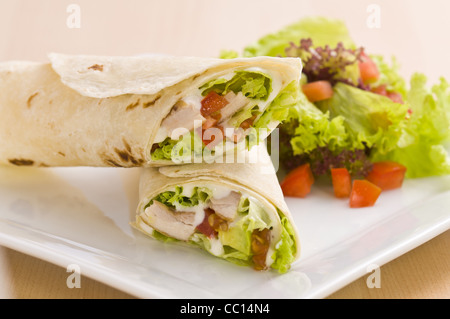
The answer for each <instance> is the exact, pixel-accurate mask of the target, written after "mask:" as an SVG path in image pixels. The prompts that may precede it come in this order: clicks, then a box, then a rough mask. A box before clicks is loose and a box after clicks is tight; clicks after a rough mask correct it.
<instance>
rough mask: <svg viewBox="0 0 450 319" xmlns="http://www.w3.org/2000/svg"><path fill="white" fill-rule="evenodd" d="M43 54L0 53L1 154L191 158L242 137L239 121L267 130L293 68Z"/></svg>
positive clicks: (85, 162)
mask: <svg viewBox="0 0 450 319" xmlns="http://www.w3.org/2000/svg"><path fill="white" fill-rule="evenodd" d="M49 57H50V63H34V62H21V61H18V62H17V61H12V62H5V63H0V88H1V90H0V114H1V116H0V163H6V164H12V165H20V166H116V167H136V166H162V165H170V164H180V163H187V162H190V161H191V162H193V156H194V155H196V156H197V155H198V153H200V156H201V155H202V152H203V151H204V150H207V151H208V155H209V156H210V157H211V156H212V157H214V156H215V157H218V156H220V154H222V152H223V151H226V150H228V149H230V148H233V147H235V145H236V143H238V142H239V141H245V139H247V144H249V145H250V144H251V143H248V137H246V136H249V134H250V133H247V135H246V133H245V132H248V130H247V129H248V128H267V129H268V130H267V134H269V133H270V132H271V130H272V129H273V128H275V127H276V126H277V125H278V123H279V122H280V121H282V120H283V119H284V118H285V117H286V116H287V112H288V107H289V105H292V104H294V103H295V101H293V100H294V99H295V91H296V90H295V86H297V85H298V81H299V78H300V74H301V62H300V59H296V58H295V59H294V58H293V59H286V58H266V57H258V58H240V59H230V60H222V59H212V58H195V57H172V56H136V57H97V56H68V55H61V54H51V55H50V56H49ZM242 131H244V133H242ZM205 132H207V134H204V133H205ZM267 134H266V135H267ZM219 135H220V136H221V137H217V136H219ZM262 137H264V136H262ZM258 141H259V140H258ZM253 144H255V143H253ZM256 144H257V143H256ZM216 148H217V149H216ZM201 160H202V157H200V161H201ZM196 162H198V159H197V160H196Z"/></svg>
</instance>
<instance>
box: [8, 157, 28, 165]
mask: <svg viewBox="0 0 450 319" xmlns="http://www.w3.org/2000/svg"><path fill="white" fill-rule="evenodd" d="M8 161H9V162H10V163H11V164H13V165H16V166H33V165H34V161H32V160H27V159H17V158H15V159H10V160H8Z"/></svg>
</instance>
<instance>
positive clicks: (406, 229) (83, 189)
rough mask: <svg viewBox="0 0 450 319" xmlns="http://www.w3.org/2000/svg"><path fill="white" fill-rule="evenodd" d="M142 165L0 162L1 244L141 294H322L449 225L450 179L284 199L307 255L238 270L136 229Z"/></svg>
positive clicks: (319, 189) (323, 191)
mask: <svg viewBox="0 0 450 319" xmlns="http://www.w3.org/2000/svg"><path fill="white" fill-rule="evenodd" d="M138 178H139V170H138V169H128V170H127V169H109V168H105V169H98V168H59V169H27V168H0V244H1V245H4V246H7V247H10V248H12V249H16V250H18V251H21V252H24V253H27V254H30V255H33V256H35V257H38V258H41V259H44V260H47V261H49V262H51V263H54V264H57V265H60V266H62V267H67V266H68V265H69V264H77V265H78V266H79V267H80V270H81V274H82V275H85V276H88V277H91V278H94V279H96V280H98V281H101V282H104V283H105V284H108V285H110V286H112V287H115V288H118V289H121V290H123V291H125V292H127V293H130V294H132V295H135V296H137V297H142V298H323V297H326V296H328V295H329V294H331V293H333V292H335V291H336V290H338V289H339V288H341V287H343V286H345V285H346V284H348V283H350V282H352V281H353V280H355V279H357V278H359V277H361V276H363V275H365V274H367V271H371V270H372V268H371V267H370V265H372V264H376V265H379V266H381V265H383V264H384V263H386V262H388V261H390V260H392V259H394V258H396V257H398V256H400V255H401V254H403V253H405V252H407V251H409V250H411V249H413V248H415V247H417V246H419V245H420V244H422V243H424V242H425V241H427V240H429V239H431V238H432V237H434V236H436V235H438V234H440V233H442V232H444V231H445V230H447V229H449V227H450V210H449V207H450V177H449V176H447V177H440V178H427V179H417V180H408V181H406V182H405V184H404V186H403V187H402V188H401V189H398V190H393V191H389V192H385V193H383V194H382V195H381V197H380V198H379V200H378V202H377V203H376V206H375V207H372V208H362V209H350V208H348V204H347V201H346V200H338V199H335V198H334V197H333V194H332V189H331V188H330V187H314V188H313V192H312V193H311V195H310V196H309V197H308V198H307V199H287V203H288V205H289V207H290V209H291V211H292V214H293V215H294V218H295V223H296V224H297V225H298V228H299V231H300V237H301V238H300V239H301V242H302V256H301V258H300V260H299V261H298V262H297V263H295V264H294V265H293V267H292V270H291V271H290V272H288V273H287V274H284V275H278V274H277V273H275V272H264V273H262V272H256V271H253V270H252V269H247V268H243V267H238V266H235V265H233V264H230V263H228V262H225V261H223V260H220V259H218V258H214V257H212V256H210V255H209V254H207V253H204V252H203V251H200V250H197V249H195V248H190V247H181V246H178V245H174V244H163V243H161V242H158V241H155V240H152V239H149V238H147V237H145V236H144V235H142V234H141V233H139V232H137V231H135V230H134V229H133V228H132V227H130V225H129V222H130V221H132V220H133V219H134V211H135V207H136V203H137V185H138Z"/></svg>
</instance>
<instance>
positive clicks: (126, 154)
mask: <svg viewBox="0 0 450 319" xmlns="http://www.w3.org/2000/svg"><path fill="white" fill-rule="evenodd" d="M127 145H128V143H127ZM128 147H130V146H129V145H128ZM114 152H116V154H117V155H119V157H120V159H121V160H122V161H124V162H126V163H129V162H131V163H132V164H133V165H138V164H140V162H139V161H138V160H136V159H135V158H134V156H133V155H132V154H131V148H130V149H129V150H128V149H127V150H124V151H122V150H119V149H118V148H114ZM141 161H142V160H141Z"/></svg>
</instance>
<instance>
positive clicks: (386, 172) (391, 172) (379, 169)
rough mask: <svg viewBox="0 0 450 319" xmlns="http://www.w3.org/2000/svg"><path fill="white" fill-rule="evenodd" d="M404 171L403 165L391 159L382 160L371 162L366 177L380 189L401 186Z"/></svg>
mask: <svg viewBox="0 0 450 319" xmlns="http://www.w3.org/2000/svg"><path fill="white" fill-rule="evenodd" d="M405 173H406V167H405V166H403V165H401V164H399V163H396V162H392V161H383V162H377V163H374V164H373V168H372V170H371V171H370V172H369V174H368V175H367V177H366V179H367V180H368V181H370V182H371V183H373V184H375V185H377V186H378V187H380V188H381V189H382V190H388V189H394V188H399V187H401V186H402V184H403V179H404V178H405Z"/></svg>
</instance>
